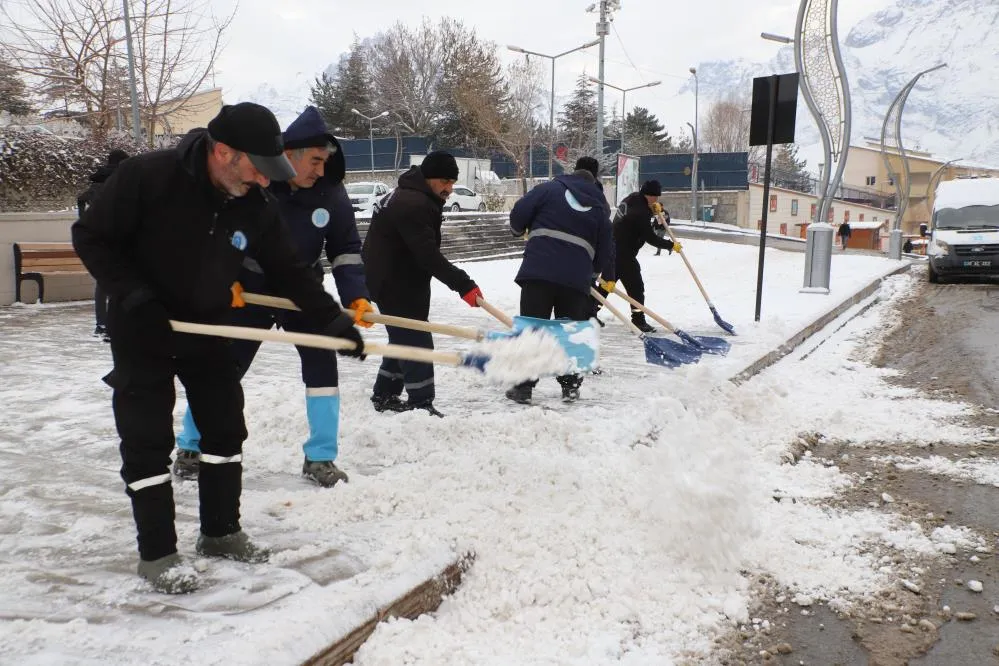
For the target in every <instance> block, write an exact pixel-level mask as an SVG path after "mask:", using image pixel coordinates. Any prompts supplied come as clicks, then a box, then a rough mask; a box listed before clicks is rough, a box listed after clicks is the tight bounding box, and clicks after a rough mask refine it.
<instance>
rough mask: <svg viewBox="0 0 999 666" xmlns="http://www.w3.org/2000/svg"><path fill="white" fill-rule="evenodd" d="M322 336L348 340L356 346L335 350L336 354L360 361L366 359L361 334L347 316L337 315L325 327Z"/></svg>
mask: <svg viewBox="0 0 999 666" xmlns="http://www.w3.org/2000/svg"><path fill="white" fill-rule="evenodd" d="M323 335H328V336H330V337H331V338H343V339H344V340H350V341H351V342H353V343H354V344H356V345H357V346H356V347H354V348H353V349H339V350H337V353H338V354H341V355H343V356H350V357H353V358H358V359H360V360H362V361H363V360H364V359H365V358H367V355H366V354H365V353H364V338H362V337H361V332H360V331H358V330H357V329H356V328H354V320H353V319H351V318H350V317H348V316H347V315H345V314H343V313H340V314H339V315H337V317H336V319H334V320H333V321H331V322H330V323H329V324H327V325H326V328H325V329H324V330H323Z"/></svg>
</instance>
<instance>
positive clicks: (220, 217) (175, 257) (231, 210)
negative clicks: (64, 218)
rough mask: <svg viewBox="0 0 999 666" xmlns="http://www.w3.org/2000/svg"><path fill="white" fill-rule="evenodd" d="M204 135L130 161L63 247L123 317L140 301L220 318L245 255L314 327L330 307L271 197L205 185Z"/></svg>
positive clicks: (185, 315) (186, 315)
mask: <svg viewBox="0 0 999 666" xmlns="http://www.w3.org/2000/svg"><path fill="white" fill-rule="evenodd" d="M207 145H208V142H207V131H205V130H192V131H191V132H190V133H189V134H188V135H187V136H186V137H184V139H183V140H182V141H181V143H180V145H179V146H178V147H177V148H176V149H170V150H158V151H154V152H149V153H145V154H143V155H138V156H135V157H132V158H130V159H128V160H126V161H124V162H122V164H121V165H120V166H119V168H118V169H117V170H116V171H115V173H114V174H113V175H112V176H111V177H110V178H109V179H108V180H107V182H106V183H105V184H104V189H103V191H102V192H101V195H100V196H99V197H98V198H97V199H96V200H95V201H94V202H93V204H92V205H91V206H90V207H89V208H88V209H87V210H86V211H85V212H84V214H83V217H81V218H80V219H79V220H77V222H76V223H74V224H73V228H72V234H73V246H74V247H75V248H76V252H77V254H79V255H80V259H82V260H83V263H84V264H85V265H86V267H87V270H88V271H90V273H91V275H93V276H94V278H96V279H97V282H98V284H100V286H101V287H102V288H103V289H104V290H105V291H107V292H108V293H109V294H110V295H111V298H112V306H113V307H116V308H121V310H123V312H124V314H125V316H126V317H127V316H128V312H129V311H130V310H132V309H133V308H135V307H136V306H137V305H139V304H141V303H144V302H146V301H149V300H157V301H159V302H161V303H162V304H163V305H164V306H165V307H166V309H167V311H168V313H169V314H170V315H171V316H172V317H174V318H176V319H181V320H187V321H194V322H202V323H218V322H223V321H225V320H226V317H227V315H228V314H229V310H230V307H231V302H232V295H231V291H230V287H231V285H232V283H233V282H234V281H235V280H236V278H237V276H238V275H239V272H240V267H241V266H242V264H243V259H244V258H245V257H246V256H250V257H252V258H253V259H254V260H256V261H257V263H259V264H260V266H261V268H263V270H264V271H265V272H266V273H267V277H268V281H269V284H270V285H271V286H272V288H273V290H274V292H275V293H277V294H280V295H282V296H286V297H288V298H290V299H291V300H292V301H294V302H295V304H296V305H298V306H299V307H300V308H301V309H302V310H303V311H304V312H305V316H306V317H307V318H308V319H309V321H310V323H311V324H314V325H315V326H316V327H324V326H326V325H327V324H328V323H330V322H331V321H333V319H334V318H336V317H337V315H339V314H340V308H339V306H338V305H337V303H336V301H334V300H333V297H332V296H330V295H329V294H328V293H326V291H325V290H324V289H323V286H322V284H321V283H320V282H319V281H318V280H317V279H316V276H315V274H314V273H313V271H312V269H310V267H309V266H308V265H306V263H305V262H304V261H302V260H301V259H299V258H298V257H297V255H296V252H295V249H294V247H293V246H292V243H291V239H290V237H289V234H288V231H287V229H286V228H285V226H284V225H283V224H282V222H281V220H280V218H279V217H278V209H277V205H276V204H275V202H274V200H273V198H272V197H271V196H270V195H268V194H267V193H266V192H265V191H263V190H262V189H260V188H256V187H255V188H252V189H251V190H250V191H249V192H248V193H247V194H246V195H245V196H243V197H238V198H232V197H228V196H227V195H225V194H224V193H222V192H220V191H219V190H218V189H216V188H215V187H214V186H213V185H212V183H211V181H210V180H209V177H208V166H207V155H208V153H207Z"/></svg>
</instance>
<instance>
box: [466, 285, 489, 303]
mask: <svg viewBox="0 0 999 666" xmlns="http://www.w3.org/2000/svg"><path fill="white" fill-rule="evenodd" d="M480 298H484V296H483V295H482V290H481V289H479V287H478V285H475V286H473V287H472V288H471V289H469V290H468V291H466V292H465V293H464V294H462V295H461V300H463V301H465V302H466V303H468V304H469V305H471V306H472V307H473V308H477V307H479V299H480Z"/></svg>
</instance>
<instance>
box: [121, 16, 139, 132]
mask: <svg viewBox="0 0 999 666" xmlns="http://www.w3.org/2000/svg"><path fill="white" fill-rule="evenodd" d="M121 6H122V10H123V11H124V13H125V48H126V49H127V51H128V89H129V95H130V96H131V97H132V137H133V138H134V139H135V145H139V144H140V143H142V128H141V127H140V126H139V93H138V89H137V88H136V85H135V54H134V52H133V51H132V19H131V18H130V17H129V15H128V0H122V2H121Z"/></svg>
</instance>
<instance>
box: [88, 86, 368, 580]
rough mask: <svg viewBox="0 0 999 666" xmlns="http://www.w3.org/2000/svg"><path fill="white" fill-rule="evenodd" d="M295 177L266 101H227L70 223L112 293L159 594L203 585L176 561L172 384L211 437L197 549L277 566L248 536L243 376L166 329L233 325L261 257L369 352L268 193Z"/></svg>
mask: <svg viewBox="0 0 999 666" xmlns="http://www.w3.org/2000/svg"><path fill="white" fill-rule="evenodd" d="M294 177H295V171H294V169H292V167H291V164H290V163H289V162H288V159H287V158H286V157H285V156H284V143H283V141H282V139H281V130H280V126H279V125H278V122H277V120H276V119H275V118H274V114H272V113H271V112H270V111H269V110H268V109H266V108H264V107H262V106H259V105H257V104H250V103H243V104H236V105H234V106H225V107H223V108H222V110H221V111H220V112H219V114H218V115H217V116H216V117H215V118H213V119H212V121H211V122H210V123H209V129H207V130H205V129H195V130H191V132H189V133H188V134H187V135H186V136H185V137H184V138H183V139H182V140H181V142H180V144H179V145H178V146H177V147H176V148H173V149H168V150H157V151H152V152H148V153H144V154H142V155H138V156H136V157H133V158H131V159H129V160H128V161H127V163H126V164H124V165H123V166H122V167H120V168H118V169H117V170H116V171H115V172H114V173H113V174H112V175H111V177H110V178H109V179H108V180H107V182H106V183H105V185H104V190H103V191H102V192H101V195H100V196H99V197H97V199H96V200H95V201H94V202H93V204H92V205H91V206H90V208H88V209H87V210H86V211H85V212H84V214H83V216H82V217H81V218H80V219H79V220H78V221H77V222H76V223H75V224H73V229H72V232H73V245H74V247H75V248H76V252H77V254H79V256H80V259H82V260H83V263H84V265H86V267H87V270H89V271H90V273H91V274H92V275H93V276H94V277H95V278H96V279H97V282H98V284H100V285H101V286H102V287H103V288H104V289H105V290H107V292H108V293H109V294H110V295H111V304H110V307H109V311H108V329H109V330H110V333H111V355H112V358H113V360H114V369H113V370H112V371H111V373H110V374H109V375H108V376H107V377H106V378H105V381H107V382H108V383H109V384H110V385H111V387H112V388H113V389H114V396H113V398H112V406H113V410H114V416H115V425H116V426H117V429H118V435H119V437H120V438H121V444H120V451H121V457H122V467H121V476H122V479H123V480H124V481H125V486H126V489H125V492H126V494H127V495H128V496H129V498H130V499H131V502H132V515H133V517H134V519H135V526H136V528H137V531H138V546H139V558H140V559H139V565H138V573H139V575H140V576H141V577H142V578H145V579H146V580H147V581H149V583H150V584H151V585H152V586H153V588H154V589H156V590H157V591H159V592H163V593H168V594H178V593H183V592H190V591H192V590H194V589H196V588H197V587H198V573H197V571H195V570H194V568H192V567H190V566H185V565H184V563H183V562H182V560H181V558H180V556H179V555H178V553H177V532H176V529H175V526H174V513H175V508H174V498H173V487H172V485H171V483H170V480H171V475H170V452H171V450H172V449H173V445H174V437H173V407H174V400H175V390H174V379H175V378H176V379H179V380H180V382H181V383H182V384H183V385H184V388H185V389H186V392H187V399H188V401H189V403H190V405H191V412H192V414H193V418H194V421H195V422H196V423H197V424H198V429H199V430H200V431H201V435H202V439H201V450H202V454H201V460H200V466H199V472H198V495H199V500H200V519H201V531H200V535H199V536H198V540H197V544H196V546H195V550H196V551H197V553H198V554H199V555H202V556H205V557H221V558H227V559H231V560H237V561H240V562H262V561H265V560H266V559H267V558H268V551H267V550H266V549H264V548H261V547H260V546H258V545H257V544H255V543H253V542H252V541H251V540H250V538H249V537H248V536H247V535H246V534H245V533H244V532H243V531H242V529H241V527H240V515H239V500H240V494H241V492H240V491H241V488H242V473H243V466H242V447H243V440H245V439H246V425H245V423H244V421H243V390H242V387H241V386H240V383H239V369H238V368H237V367H236V363H235V361H234V360H233V357H232V354H230V353H229V350H228V343H227V341H226V340H225V339H223V338H218V337H209V336H201V335H185V334H180V333H175V332H174V331H173V329H172V327H171V324H170V321H171V320H175V319H176V320H181V321H188V322H196V323H203V324H218V323H225V322H227V321H228V320H229V311H230V307H231V304H232V291H231V289H232V285H233V283H234V282H235V281H236V278H237V277H238V276H239V273H240V269H241V268H242V266H243V263H244V261H245V260H247V259H252V260H253V261H255V262H256V263H257V264H258V265H259V266H260V267H261V268H262V270H263V271H264V273H265V274H266V275H267V283H268V285H269V286H270V288H271V289H272V290H273V292H274V293H275V294H278V295H281V296H285V297H287V298H290V299H291V300H292V301H294V303H295V304H296V305H297V306H298V307H299V308H300V309H301V310H302V316H303V317H304V318H306V319H307V320H308V321H309V322H310V326H311V327H312V328H313V330H317V331H322V332H323V333H324V334H326V335H329V336H333V337H338V338H346V339H348V340H350V341H351V342H353V343H354V347H353V348H352V349H351V350H350V351H349V352H347V353H348V354H350V355H354V356H362V355H363V353H364V340H363V339H362V338H361V335H360V333H359V332H358V331H357V329H356V328H354V322H353V320H352V319H351V318H350V317H348V316H346V315H345V314H343V313H342V312H341V310H340V307H339V305H338V304H337V302H336V301H334V300H333V297H332V296H330V295H329V294H328V293H326V291H325V290H324V289H323V286H322V284H321V283H320V282H319V281H318V280H317V279H316V276H315V273H314V271H313V269H312V267H310V266H309V265H308V264H306V263H305V262H304V261H302V260H301V259H299V258H298V256H297V255H296V252H295V248H294V246H293V245H292V239H291V237H290V236H289V233H288V231H287V229H286V227H285V225H284V223H282V221H281V219H280V217H279V214H278V209H277V206H276V205H275V203H274V201H273V199H272V198H271V197H270V195H268V194H266V193H265V192H264V191H263V189H262V188H264V187H266V186H267V185H269V184H270V180H271V178H280V179H290V178H294Z"/></svg>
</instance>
